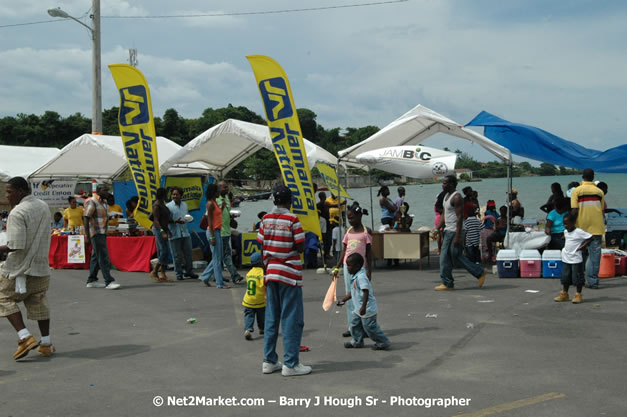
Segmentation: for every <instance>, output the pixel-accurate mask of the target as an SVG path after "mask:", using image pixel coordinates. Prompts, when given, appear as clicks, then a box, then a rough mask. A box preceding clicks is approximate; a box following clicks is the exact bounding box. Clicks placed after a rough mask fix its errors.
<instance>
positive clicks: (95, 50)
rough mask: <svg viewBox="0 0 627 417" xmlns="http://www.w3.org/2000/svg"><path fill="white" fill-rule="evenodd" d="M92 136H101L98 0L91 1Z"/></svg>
mask: <svg viewBox="0 0 627 417" xmlns="http://www.w3.org/2000/svg"><path fill="white" fill-rule="evenodd" d="M91 7H92V14H91V16H90V17H91V20H92V33H91V34H92V42H93V45H92V63H93V64H92V71H93V74H92V80H93V86H92V93H91V94H92V97H91V102H92V109H91V110H92V115H91V130H92V132H91V133H92V134H96V135H102V80H101V72H100V56H101V55H100V0H92V6H91Z"/></svg>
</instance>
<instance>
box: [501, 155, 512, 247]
mask: <svg viewBox="0 0 627 417" xmlns="http://www.w3.org/2000/svg"><path fill="white" fill-rule="evenodd" d="M511 210H512V160H511V158H510V160H509V163H508V164H507V229H506V231H505V242H504V244H503V246H505V247H508V246H509V229H510V217H511Z"/></svg>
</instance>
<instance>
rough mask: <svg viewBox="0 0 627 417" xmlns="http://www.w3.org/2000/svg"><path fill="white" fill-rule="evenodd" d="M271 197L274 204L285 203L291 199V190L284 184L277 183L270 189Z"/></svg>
mask: <svg viewBox="0 0 627 417" xmlns="http://www.w3.org/2000/svg"><path fill="white" fill-rule="evenodd" d="M272 198H273V199H274V203H275V204H277V203H278V204H285V203H289V202H290V201H291V200H292V191H291V190H290V189H289V188H287V187H286V186H285V185H278V186H277V187H276V188H275V189H274V190H273V191H272Z"/></svg>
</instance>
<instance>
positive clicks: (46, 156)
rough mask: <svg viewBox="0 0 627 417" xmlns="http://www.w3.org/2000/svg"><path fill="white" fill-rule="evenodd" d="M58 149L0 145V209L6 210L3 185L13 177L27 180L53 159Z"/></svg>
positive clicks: (6, 202) (6, 203) (6, 204)
mask: <svg viewBox="0 0 627 417" xmlns="http://www.w3.org/2000/svg"><path fill="white" fill-rule="evenodd" d="M58 153H59V149H58V148H40V147H35V146H8V145H0V208H2V209H8V207H9V206H8V204H9V202H8V201H7V200H6V199H5V196H4V194H5V192H4V187H5V183H6V182H7V181H9V180H10V179H11V178H13V177H24V178H28V176H29V175H30V174H32V173H33V172H34V171H35V170H37V169H38V168H39V167H41V166H42V165H43V164H45V163H46V162H47V161H49V160H50V159H51V158H54V157H55V156H56V155H57V154H58Z"/></svg>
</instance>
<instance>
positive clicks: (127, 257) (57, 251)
mask: <svg viewBox="0 0 627 417" xmlns="http://www.w3.org/2000/svg"><path fill="white" fill-rule="evenodd" d="M107 249H108V250H109V259H110V260H111V264H112V265H113V266H115V267H116V268H117V269H118V270H120V271H126V272H132V271H142V272H150V259H151V258H152V257H153V255H154V254H155V253H156V252H157V245H156V243H155V238H154V236H128V237H125V236H107ZM85 257H86V259H87V262H85V263H83V264H72V263H68V262H67V236H65V235H55V236H52V238H51V239H50V252H49V254H48V262H49V264H50V266H51V267H52V268H54V269H89V260H90V258H91V245H87V247H85Z"/></svg>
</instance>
